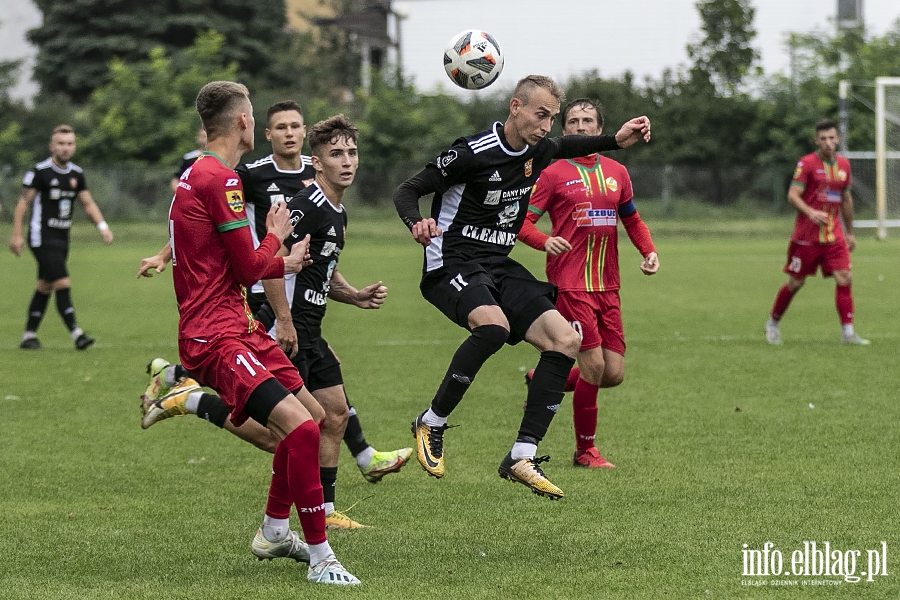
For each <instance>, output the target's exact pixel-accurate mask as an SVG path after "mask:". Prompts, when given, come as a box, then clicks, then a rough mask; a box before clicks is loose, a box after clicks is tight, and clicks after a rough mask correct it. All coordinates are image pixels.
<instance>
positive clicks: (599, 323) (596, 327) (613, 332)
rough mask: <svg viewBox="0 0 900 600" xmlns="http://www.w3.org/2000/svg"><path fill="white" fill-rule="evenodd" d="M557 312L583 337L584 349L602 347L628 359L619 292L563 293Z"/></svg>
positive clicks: (582, 346) (558, 298) (558, 301)
mask: <svg viewBox="0 0 900 600" xmlns="http://www.w3.org/2000/svg"><path fill="white" fill-rule="evenodd" d="M556 310H558V311H559V313H560V314H561V315H562V316H563V317H565V319H566V320H567V321H568V322H569V323H570V324H571V325H572V327H573V328H574V329H575V331H577V332H578V334H579V335H580V336H581V349H582V350H590V349H591V348H596V347H597V346H600V347H602V348H605V349H606V350H612V351H613V352H615V353H617V354H621V355H622V356H625V332H624V331H622V309H621V305H620V303H619V291H618V290H613V291H610V292H560V293H559V296H558V297H557V298H556Z"/></svg>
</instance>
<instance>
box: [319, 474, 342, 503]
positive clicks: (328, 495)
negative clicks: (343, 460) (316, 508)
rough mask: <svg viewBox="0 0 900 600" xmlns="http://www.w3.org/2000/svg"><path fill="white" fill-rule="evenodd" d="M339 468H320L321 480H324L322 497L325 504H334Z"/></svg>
mask: <svg viewBox="0 0 900 600" xmlns="http://www.w3.org/2000/svg"><path fill="white" fill-rule="evenodd" d="M337 470H338V468H337V467H319V479H321V480H322V495H323V496H324V501H325V502H331V503H332V504H334V488H335V485H336V484H337Z"/></svg>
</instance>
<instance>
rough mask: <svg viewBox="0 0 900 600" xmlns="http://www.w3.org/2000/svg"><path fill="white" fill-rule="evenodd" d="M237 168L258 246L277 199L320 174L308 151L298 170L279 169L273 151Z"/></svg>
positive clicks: (258, 285) (258, 287)
mask: <svg viewBox="0 0 900 600" xmlns="http://www.w3.org/2000/svg"><path fill="white" fill-rule="evenodd" d="M235 171H236V172H237V174H238V176H240V178H241V183H243V184H244V208H245V209H246V211H247V218H248V219H249V220H250V225H251V226H250V235H251V236H252V237H253V247H254V248H258V247H259V243H260V240H262V239H263V238H264V237H266V215H267V214H268V213H269V209H270V208H271V207H272V205H273V204H275V203H276V202H285V203H287V202H288V200H290V199H291V198H292V197H293V196H294V195H295V194H297V192H299V191H300V190H302V189H303V188H305V187H307V186H308V185H310V184H312V182H313V181H314V180H315V178H316V171H315V169H313V166H312V159H311V158H310V157H309V156H306V155H301V156H300V170H298V171H283V170H281V169H279V168H278V165H276V164H275V159H274V158H273V157H272V155H271V154H270V155H269V156H266V157H265V158H261V159H259V160H257V161H256V162H252V163H248V164H241V165H238V168H237V169H235ZM250 291H251V292H252V293H260V294H261V293H263V287H262V284H261V283H259V282H257V283H255V284H254V285H253V287H252V288H251V290H250Z"/></svg>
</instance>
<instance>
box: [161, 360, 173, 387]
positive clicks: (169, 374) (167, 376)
mask: <svg viewBox="0 0 900 600" xmlns="http://www.w3.org/2000/svg"><path fill="white" fill-rule="evenodd" d="M163 381H165V382H166V387H172V386H173V385H175V367H173V366H172V365H169V366H168V367H166V368H165V369H163Z"/></svg>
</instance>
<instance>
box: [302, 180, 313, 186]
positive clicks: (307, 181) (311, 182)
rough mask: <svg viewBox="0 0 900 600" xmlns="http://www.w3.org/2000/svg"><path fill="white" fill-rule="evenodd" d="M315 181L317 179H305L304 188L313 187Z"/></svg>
mask: <svg viewBox="0 0 900 600" xmlns="http://www.w3.org/2000/svg"><path fill="white" fill-rule="evenodd" d="M314 181H315V179H304V180H303V187H309V186H311V185H312V184H313V182H314Z"/></svg>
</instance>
